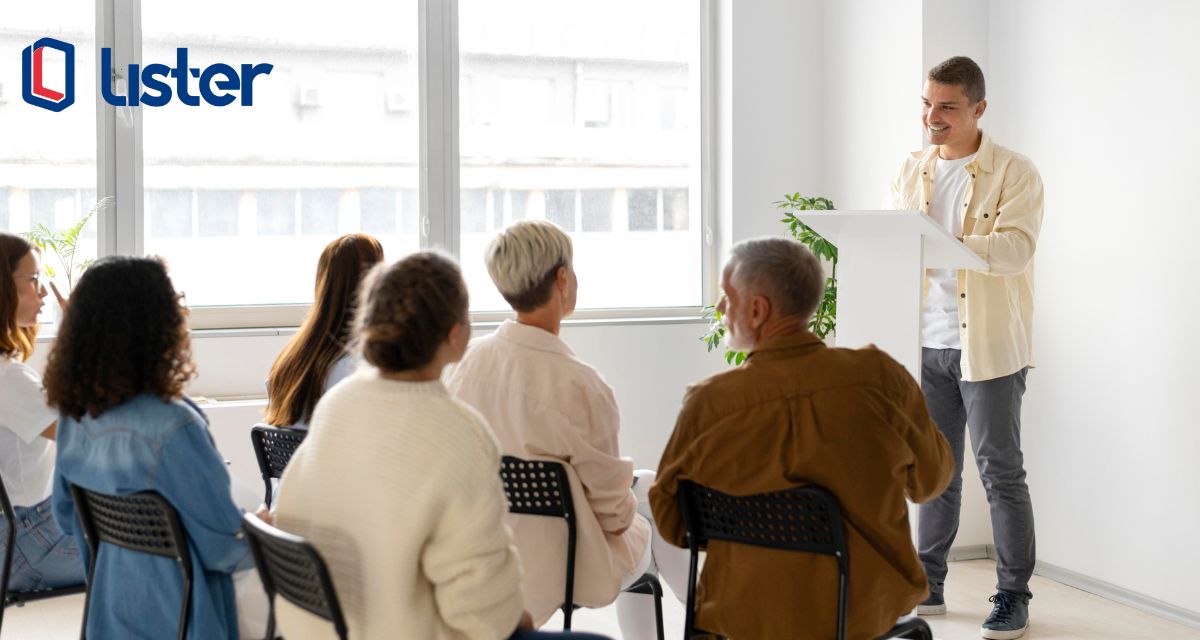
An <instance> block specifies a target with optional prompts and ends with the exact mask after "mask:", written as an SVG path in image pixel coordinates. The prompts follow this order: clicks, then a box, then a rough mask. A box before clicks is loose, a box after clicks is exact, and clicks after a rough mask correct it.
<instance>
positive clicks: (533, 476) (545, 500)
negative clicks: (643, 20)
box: [500, 456, 663, 640]
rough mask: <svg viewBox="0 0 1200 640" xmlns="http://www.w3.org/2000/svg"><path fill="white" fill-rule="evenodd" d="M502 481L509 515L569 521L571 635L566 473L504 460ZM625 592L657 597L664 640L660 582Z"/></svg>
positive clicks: (569, 596)
mask: <svg viewBox="0 0 1200 640" xmlns="http://www.w3.org/2000/svg"><path fill="white" fill-rule="evenodd" d="M500 479H501V480H502V481H503V484H504V495H505V497H506V498H508V510H509V512H510V513H518V514H523V515H532V516H548V517H551V518H563V519H564V520H566V521H567V588H566V593H564V594H563V605H562V612H563V630H564V631H570V629H571V614H572V613H573V612H574V611H575V609H577V608H578V607H576V606H575V524H576V520H575V503H574V501H573V500H572V499H571V483H570V480H569V479H568V478H567V470H566V468H565V467H563V465H562V463H560V462H548V461H544V460H523V459H521V458H517V457H514V456H504V458H503V459H502V460H501V462H500ZM625 591H626V592H627V593H641V594H647V595H652V596H654V623H655V625H656V629H657V631H658V639H659V640H663V621H662V593H663V591H662V584H661V583H660V582H659V581H658V578H657V577H655V576H654V575H653V574H649V573H647V574H645V575H643V576H642V577H640V578H638V579H637V582H634V583H633V585H631V586H630V587H629V588H628V589H626V590H625Z"/></svg>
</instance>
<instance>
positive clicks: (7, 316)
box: [0, 233, 84, 591]
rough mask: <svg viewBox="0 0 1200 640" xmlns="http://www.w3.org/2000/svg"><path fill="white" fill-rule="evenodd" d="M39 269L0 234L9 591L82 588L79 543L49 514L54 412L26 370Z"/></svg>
mask: <svg viewBox="0 0 1200 640" xmlns="http://www.w3.org/2000/svg"><path fill="white" fill-rule="evenodd" d="M41 271H42V265H41V261H40V259H39V256H38V252H37V250H36V249H35V248H34V247H33V245H31V244H29V242H28V241H26V240H25V239H24V238H21V237H19V236H14V235H11V234H7V233H0V479H3V481H4V488H5V491H7V493H8V498H9V501H10V502H12V505H13V511H14V512H15V514H16V516H17V517H16V527H17V530H16V532H15V533H16V540H15V544H14V548H13V556H12V558H13V564H12V572H11V574H10V575H9V579H8V588H9V589H10V590H12V591H37V590H39V589H53V588H57V587H66V586H71V585H77V584H83V574H84V566H83V562H82V560H80V557H79V545H77V544H76V543H75V539H74V538H72V537H70V536H67V535H65V534H64V533H63V532H62V531H61V530H60V529H59V528H58V524H57V523H56V522H55V521H54V517H53V516H52V515H51V513H50V487H51V484H50V482H51V478H52V476H53V474H54V435H55V425H56V421H57V420H58V412H57V411H55V410H54V409H51V408H50V407H49V406H47V404H46V397H45V394H44V393H43V392H42V377H41V376H40V375H38V373H37V371H34V370H33V369H32V368H30V367H29V366H28V365H26V364H25V362H26V361H27V360H29V357H30V356H31V355H33V347H34V344H35V338H36V337H37V326H38V313H39V312H40V311H41V308H42V306H43V302H42V299H43V298H45V297H46V287H45V286H43V285H42V282H41ZM9 526H13V523H9V522H7V521H5V522H2V523H0V535H2V534H7V528H8V527H9ZM4 552H5V542H4V539H3V538H2V537H0V554H3V553H4Z"/></svg>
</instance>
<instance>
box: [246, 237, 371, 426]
mask: <svg viewBox="0 0 1200 640" xmlns="http://www.w3.org/2000/svg"><path fill="white" fill-rule="evenodd" d="M382 261H383V246H382V245H381V244H379V241H378V240H376V239H375V238H373V237H371V236H368V235H365V234H361V233H355V234H350V235H345V236H342V237H340V238H338V239H336V240H334V241H333V242H330V243H329V244H328V245H326V247H325V250H324V251H322V252H321V258H320V260H319V261H318V262H317V285H316V292H315V293H316V295H315V296H314V298H313V305H312V310H311V311H310V312H309V314H308V317H307V318H305V320H304V323H303V324H302V325H300V329H299V330H297V331H296V335H294V336H292V339H291V340H289V341H288V343H287V346H285V347H284V348H283V351H282V352H280V354H279V357H278V358H276V359H275V364H274V365H273V366H272V367H271V374H270V377H268V378H267V398H268V405H267V415H266V421H267V422H268V423H269V424H273V425H275V426H278V427H283V426H290V427H294V428H297V429H305V428H307V424H308V420H309V418H310V417H311V416H312V412H313V409H314V408H315V407H316V406H317V400H320V399H321V396H322V395H324V394H325V392H326V391H328V390H329V388H330V387H332V386H333V385H335V384H337V383H338V382H339V381H340V380H342V379H343V378H345V377H347V376H349V375H350V374H351V373H353V372H354V369H355V368H356V367H357V365H358V359H357V358H356V357H353V356H352V355H351V354H350V352H349V350H348V349H347V345H348V344H349V343H350V333H351V328H352V327H351V325H352V324H353V320H354V311H355V307H356V306H357V299H358V286H359V283H360V282H361V281H362V278H363V275H364V274H365V273H366V272H367V271H369V270H370V269H371V267H373V266H375V265H376V264H377V263H379V262H382Z"/></svg>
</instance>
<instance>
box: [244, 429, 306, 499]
mask: <svg viewBox="0 0 1200 640" xmlns="http://www.w3.org/2000/svg"><path fill="white" fill-rule="evenodd" d="M307 435H308V431H305V430H304V429H285V428H282V427H272V426H271V425H268V424H256V425H254V428H252V429H250V443H251V444H253V445H254V457H255V458H257V459H258V470H259V473H261V474H262V479H263V484H264V485H266V495H265V496H264V497H263V504H265V505H267V506H268V507H269V506H271V493H272V491H271V489H272V487H271V480H272V479H278V478H281V477H283V470H284V469H285V468H286V467H287V465H288V462H290V461H291V460H292V454H294V453H296V449H297V448H299V446H300V444H301V443H302V442H304V438H305V436H307Z"/></svg>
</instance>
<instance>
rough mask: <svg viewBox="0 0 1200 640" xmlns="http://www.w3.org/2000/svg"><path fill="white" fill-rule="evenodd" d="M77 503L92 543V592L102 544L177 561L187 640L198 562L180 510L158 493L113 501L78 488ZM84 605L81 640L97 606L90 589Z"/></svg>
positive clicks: (75, 491) (89, 575) (181, 624)
mask: <svg viewBox="0 0 1200 640" xmlns="http://www.w3.org/2000/svg"><path fill="white" fill-rule="evenodd" d="M71 497H72V498H74V499H75V514H76V515H77V516H78V518H79V527H80V529H81V530H82V531H83V537H84V539H85V540H86V541H87V546H88V572H87V583H88V585H89V587H90V585H91V584H92V583H93V581H92V580H93V578H94V577H95V574H96V558H97V557H99V555H100V543H102V542H107V543H109V544H111V545H115V546H118V547H122V548H125V549H129V550H131V551H138V552H141V553H148V554H151V555H155V556H161V557H164V558H171V559H172V560H174V561H175V562H176V563H178V564H179V570H180V571H181V572H182V574H183V603H182V604H181V605H180V610H179V636H178V637H179V640H184V638H185V637H186V636H187V623H188V613H189V609H190V605H191V601H192V583H193V575H192V556H191V554H190V553H189V551H188V544H187V533H186V532H184V530H183V524H182V523H180V521H179V514H177V513H176V512H175V508H174V507H172V506H171V503H169V502H167V500H166V498H163V497H162V496H161V495H159V494H158V493H156V492H154V491H143V492H141V493H133V494H129V495H109V494H104V493H96V492H94V491H89V490H87V489H84V488H83V487H80V486H79V485H76V484H72V485H71ZM130 579H131V580H135V579H138V576H130ZM83 602H84V604H83V631H82V632H80V634H79V637H80V638H86V637H87V621H88V610H89V609H90V607H91V602H92V592H91V589H90V588H89V589H88V594H87V598H86V599H85V600H84V601H83Z"/></svg>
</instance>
